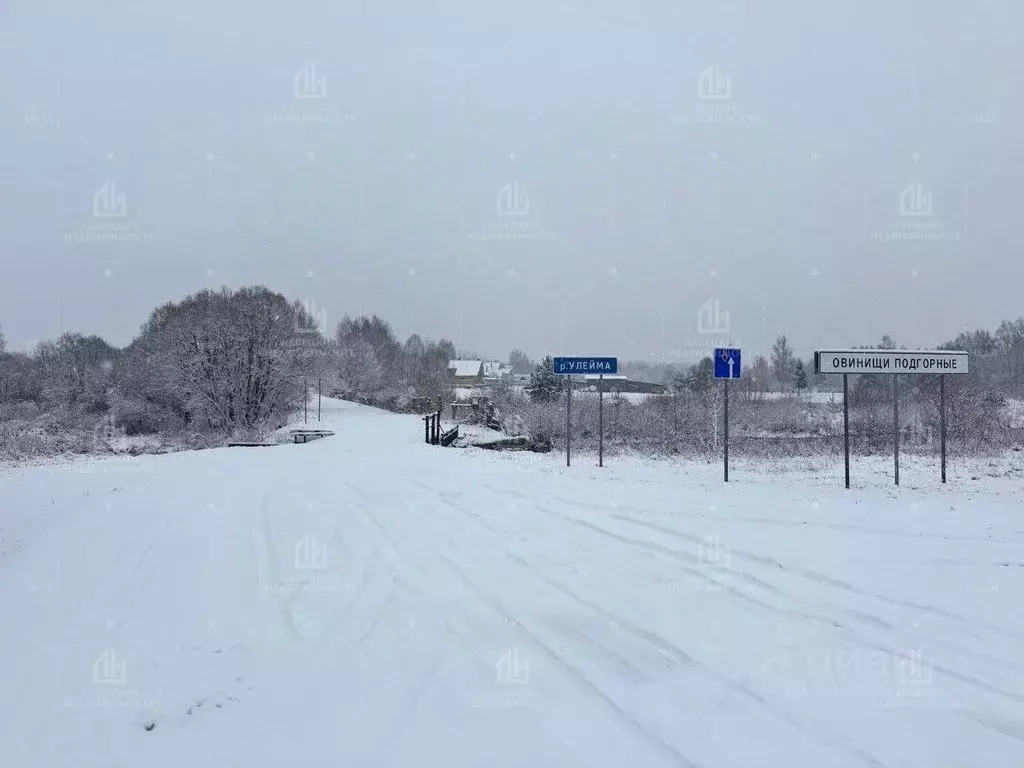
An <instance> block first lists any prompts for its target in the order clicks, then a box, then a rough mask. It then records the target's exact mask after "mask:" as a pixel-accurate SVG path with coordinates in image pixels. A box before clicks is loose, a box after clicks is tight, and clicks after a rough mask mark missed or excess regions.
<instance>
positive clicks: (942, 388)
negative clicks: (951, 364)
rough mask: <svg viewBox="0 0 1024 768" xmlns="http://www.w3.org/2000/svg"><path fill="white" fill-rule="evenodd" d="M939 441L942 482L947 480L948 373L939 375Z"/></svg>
mask: <svg viewBox="0 0 1024 768" xmlns="http://www.w3.org/2000/svg"><path fill="white" fill-rule="evenodd" d="M939 443H940V444H941V446H942V449H941V450H942V482H943V483H945V482H946V374H944V373H943V374H941V375H940V376H939Z"/></svg>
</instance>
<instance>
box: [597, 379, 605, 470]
mask: <svg viewBox="0 0 1024 768" xmlns="http://www.w3.org/2000/svg"><path fill="white" fill-rule="evenodd" d="M597 466H599V467H603V466H604V374H603V373H602V374H600V375H599V376H598V377H597Z"/></svg>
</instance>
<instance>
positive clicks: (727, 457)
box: [722, 379, 729, 483]
mask: <svg viewBox="0 0 1024 768" xmlns="http://www.w3.org/2000/svg"><path fill="white" fill-rule="evenodd" d="M722 386H723V387H725V435H724V436H725V482H727V483H728V482H729V380H728V379H726V380H725V381H724V382H722Z"/></svg>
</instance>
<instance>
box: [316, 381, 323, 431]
mask: <svg viewBox="0 0 1024 768" xmlns="http://www.w3.org/2000/svg"><path fill="white" fill-rule="evenodd" d="M323 399H324V380H323V379H317V380H316V420H317V421H318V422H319V421H320V404H321V403H322V402H323Z"/></svg>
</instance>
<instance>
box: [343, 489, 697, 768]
mask: <svg viewBox="0 0 1024 768" xmlns="http://www.w3.org/2000/svg"><path fill="white" fill-rule="evenodd" d="M410 482H412V483H413V484H415V485H417V486H418V487H421V488H424V489H426V490H429V491H430V492H431V494H432V495H433V496H439V494H438V490H437V489H436V488H430V487H429V486H426V485H424V484H423V483H420V482H419V481H415V480H412V481H410ZM439 500H440V501H441V503H442V504H443V505H445V506H448V507H450V508H452V509H454V510H456V511H459V512H463V510H461V509H459V507H458V506H456V505H454V504H453V503H452V500H451V498H450V497H447V498H445V497H439ZM362 511H363V513H364V514H365V515H366V516H367V519H368V520H370V521H372V522H373V524H374V525H375V526H377V527H378V528H379V529H380V530H381V532H382V534H384V535H386V529H384V528H383V527H382V526H381V524H380V523H379V521H376V520H374V519H373V518H372V517H371V516H369V514H368V513H367V512H366V510H365V509H364V510H362ZM463 513H464V512H463ZM464 514H465V513H464ZM469 516H470V517H471V519H473V518H474V515H473V514H472V513H470V514H469ZM420 520H422V521H429V522H428V529H430V530H432V532H433V533H434V537H433V538H434V540H435V541H437V540H440V539H441V538H442V536H441V534H440V532H439V531H438V530H437V527H436V520H433V519H432V518H429V517H427V516H425V515H421V516H420ZM475 522H477V523H478V524H480V525H482V526H483V527H484V528H486V529H487V530H489V531H490V532H491V533H492V534H494V535H497V536H503V535H504V534H502V533H501V532H499V531H498V530H497V529H495V528H494V527H493V526H490V525H489V524H488V523H487V522H486V521H484V520H483V519H475ZM444 540H445V541H446V542H447V544H448V546H450V547H453V548H454V549H455V550H456V551H458V547H457V546H455V545H454V543H453V542H451V541H450V539H448V538H447V536H444ZM388 544H389V546H391V547H392V548H393V549H394V550H395V551H396V553H397V554H399V555H401V556H402V558H403V559H404V560H405V561H406V563H407V564H410V565H411V563H410V562H409V560H408V557H407V556H406V555H404V554H402V553H401V551H400V549H399V548H398V547H397V545H395V544H394V543H393V541H391V540H390V537H389V541H388ZM429 554H430V555H431V556H432V557H433V558H434V559H436V560H437V562H438V563H439V564H441V565H443V566H445V567H446V569H447V570H450V571H451V572H452V573H453V574H454V575H455V576H456V577H457V578H458V580H459V581H460V582H461V583H462V584H463V585H464V586H465V587H466V588H468V590H469V591H470V593H471V594H473V595H475V596H476V598H477V600H478V601H479V602H481V603H482V604H484V605H486V606H487V607H488V608H489V609H490V610H491V611H492V612H493V613H494V614H496V616H497V617H498V619H499V620H500V622H501V623H502V624H503V626H506V627H508V626H514V627H517V628H519V629H520V630H521V631H523V632H524V633H525V634H526V636H527V638H528V639H529V640H530V641H531V642H532V643H533V644H534V645H536V646H537V647H538V648H539V649H540V650H541V651H542V652H543V653H544V655H545V656H548V657H550V658H551V659H552V660H553V661H554V662H555V663H556V664H557V665H558V666H559V667H560V668H561V669H563V671H565V672H566V673H567V674H568V678H569V680H570V681H571V682H572V683H574V684H575V685H576V686H577V687H580V688H582V689H583V690H584V691H586V692H587V693H588V694H589V695H590V697H591V698H593V699H594V700H595V701H597V702H598V703H600V704H601V705H603V707H604V709H606V710H607V711H609V712H610V714H611V715H612V716H613V717H614V718H615V719H616V720H618V721H619V722H620V723H622V725H623V726H624V727H625V728H626V729H627V730H628V731H630V732H632V733H634V734H635V735H639V736H640V737H641V739H642V740H643V741H644V743H646V744H647V745H648V747H649V748H651V749H653V750H655V751H656V752H658V753H660V754H663V755H665V756H666V757H668V758H669V759H670V761H671V763H672V764H673V765H676V766H679V768H702V766H701V765H699V764H698V763H695V762H693V761H692V760H690V759H689V758H687V757H686V756H685V755H683V754H682V753H680V752H679V751H678V750H677V749H675V747H673V746H672V745H671V744H669V743H668V742H666V741H665V740H664V739H663V738H662V737H661V736H660V735H659V734H656V733H653V732H651V731H650V730H649V728H648V727H647V726H646V725H645V724H643V723H642V722H640V721H639V720H638V719H637V718H636V717H635V716H633V715H632V714H631V713H629V712H628V711H626V710H624V709H623V708H622V707H621V706H619V704H618V703H617V702H615V701H614V699H612V698H611V697H609V696H608V695H607V694H605V693H604V692H603V691H602V690H601V689H600V688H598V687H597V686H596V685H595V684H594V683H593V682H592V681H590V680H589V679H588V678H587V677H586V676H585V674H584V673H583V672H582V671H581V670H579V669H577V668H576V667H574V666H573V665H571V664H569V663H568V662H567V661H566V660H565V659H564V658H563V657H561V656H560V655H559V654H558V652H557V651H556V650H555V649H553V648H551V647H550V646H549V645H547V644H546V643H544V642H543V641H541V640H540V639H539V638H538V637H537V635H536V634H535V633H534V632H532V631H531V630H530V629H529V628H528V627H527V626H526V625H525V624H524V623H523V622H522V621H520V620H519V619H518V618H516V617H514V616H513V615H512V613H511V612H510V611H509V610H508V609H506V608H505V607H504V606H503V605H501V604H500V601H498V600H497V598H496V597H495V596H494V595H493V594H492V593H489V592H488V591H486V590H484V589H482V588H481V587H480V586H479V585H478V584H476V583H475V582H474V581H473V580H472V579H469V578H468V576H467V575H466V574H465V572H464V571H463V570H462V569H461V568H460V567H459V566H458V565H457V564H456V563H455V561H454V560H453V559H452V558H451V557H449V556H448V555H447V554H445V553H443V552H441V551H440V550H439V549H437V548H431V549H430V553H429ZM413 569H414V570H419V569H417V568H415V566H413ZM424 597H426V596H424ZM442 621H444V623H445V625H446V626H447V627H449V628H450V629H451V630H452V631H453V632H455V633H456V634H457V636H458V637H459V639H460V640H462V641H463V643H464V644H465V645H466V646H467V647H468V648H469V650H470V653H471V654H472V655H473V657H474V658H476V659H477V660H478V661H479V662H480V663H481V664H483V663H484V662H483V660H481V659H480V658H479V656H478V655H477V653H476V646H475V645H474V644H473V643H472V641H471V640H470V639H469V638H467V637H466V636H465V635H463V634H462V633H461V632H460V631H459V630H457V629H455V628H454V627H453V626H452V625H451V623H450V622H449V621H448V620H447V619H446V618H444V617H442ZM486 666H487V667H490V666H491V665H490V664H487V665H486ZM559 738H560V740H561V741H562V743H563V744H565V745H566V747H567V748H568V749H571V747H570V746H569V745H568V744H566V742H565V741H564V739H562V738H561V737H559Z"/></svg>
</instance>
